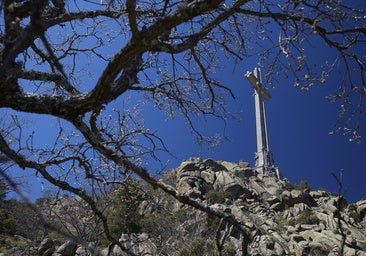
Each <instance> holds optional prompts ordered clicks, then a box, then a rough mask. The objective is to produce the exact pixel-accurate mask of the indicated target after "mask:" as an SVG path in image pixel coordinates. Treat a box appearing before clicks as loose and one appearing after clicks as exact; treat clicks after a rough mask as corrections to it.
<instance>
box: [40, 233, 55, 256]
mask: <svg viewBox="0 0 366 256" xmlns="http://www.w3.org/2000/svg"><path fill="white" fill-rule="evenodd" d="M54 252H55V243H54V242H53V240H52V239H51V238H50V237H48V236H47V237H45V238H44V239H43V240H42V242H41V243H40V245H39V246H38V255H39V256H51V255H52V253H54Z"/></svg>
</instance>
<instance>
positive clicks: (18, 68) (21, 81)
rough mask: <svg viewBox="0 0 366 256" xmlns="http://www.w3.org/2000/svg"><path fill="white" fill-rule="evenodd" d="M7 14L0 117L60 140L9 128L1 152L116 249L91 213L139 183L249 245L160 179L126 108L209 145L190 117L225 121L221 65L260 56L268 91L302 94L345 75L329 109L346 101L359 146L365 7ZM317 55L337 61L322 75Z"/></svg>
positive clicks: (19, 10)
mask: <svg viewBox="0 0 366 256" xmlns="http://www.w3.org/2000/svg"><path fill="white" fill-rule="evenodd" d="M1 9H2V13H1V22H0V44H1V51H0V59H1V61H0V77H1V78H0V91H1V97H0V107H1V108H2V109H4V110H5V109H10V110H11V111H17V113H19V112H21V113H23V117H25V118H28V117H29V119H33V118H34V120H36V119H37V118H38V117H39V115H42V120H46V122H53V127H54V136H53V143H51V144H47V145H44V144H42V143H39V142H38V141H37V139H36V138H35V136H34V134H33V133H31V132H29V133H26V132H25V131H24V129H23V127H22V126H21V125H19V123H16V122H15V123H14V122H13V121H14V120H8V121H6V120H5V124H4V127H6V125H7V124H6V122H8V124H9V122H13V123H12V124H13V126H12V130H11V131H9V129H5V128H3V129H1V134H0V151H1V152H2V154H4V155H5V156H6V157H7V158H9V159H11V160H12V161H13V162H14V163H16V164H17V165H18V166H19V167H21V168H22V169H24V172H27V173H31V174H32V175H35V176H40V177H42V178H43V179H45V180H47V181H48V182H49V183H51V184H53V185H54V186H56V187H58V188H59V189H61V190H65V191H67V192H68V193H73V194H75V195H77V196H79V197H80V198H82V199H83V200H85V202H87V204H88V205H89V206H90V208H91V209H92V210H93V212H94V213H95V214H96V215H97V216H98V217H99V218H100V220H101V222H102V223H103V226H104V229H105V233H106V236H107V238H108V239H109V240H110V241H111V242H112V243H113V244H119V245H120V246H121V247H122V245H121V244H120V243H119V242H118V240H117V238H115V237H113V236H112V235H111V234H110V232H109V229H108V220H107V219H106V217H105V215H104V213H103V210H101V209H99V208H98V204H97V203H96V202H97V200H98V198H99V196H100V195H101V194H102V193H103V191H107V190H108V189H109V188H110V186H111V185H112V184H116V183H117V184H118V183H121V182H123V181H124V180H126V179H127V178H128V177H129V176H130V175H132V174H133V175H137V176H139V177H140V178H141V179H142V180H144V181H146V182H147V183H148V184H150V185H152V186H154V187H156V188H160V189H162V190H163V191H165V192H166V193H168V194H170V195H172V196H173V197H175V198H176V199H177V200H178V201H180V202H182V203H184V204H188V205H190V206H193V207H195V208H197V209H200V210H203V211H206V212H208V213H210V214H213V215H216V216H218V217H221V218H225V221H226V222H227V223H230V224H231V225H234V226H235V227H236V228H237V229H238V230H240V231H241V232H242V233H243V234H244V236H246V237H248V239H250V233H251V232H250V228H249V227H246V226H245V225H244V224H242V223H240V222H238V221H237V220H236V219H235V218H233V217H232V216H231V215H230V214H228V213H224V212H221V211H218V210H215V209H213V208H211V207H210V206H208V205H205V204H203V203H200V202H198V201H195V200H193V199H191V198H189V197H186V196H184V195H181V194H180V193H179V192H178V191H177V190H175V189H174V188H173V187H172V186H169V185H166V184H164V183H163V182H161V181H158V180H156V179H154V177H153V176H154V174H153V173H151V172H150V171H149V170H148V169H147V168H146V167H145V165H143V164H142V161H143V160H144V159H147V158H148V157H155V156H156V155H155V153H156V151H158V150H166V148H165V146H164V143H163V139H162V138H160V137H158V136H157V134H155V133H154V132H151V131H150V130H149V129H148V127H144V125H143V122H142V118H141V117H140V116H139V115H138V104H133V103H131V101H130V102H129V103H126V102H127V101H126V99H127V98H132V97H135V98H136V99H137V100H136V101H135V102H138V101H139V100H141V101H148V102H151V104H150V105H149V107H155V108H157V109H160V110H162V111H164V112H165V113H166V114H167V115H169V116H175V115H183V116H184V117H185V118H186V120H187V121H188V124H189V126H190V128H191V129H192V130H193V132H194V133H195V134H196V135H197V136H198V137H199V138H203V137H202V134H201V133H200V132H199V130H197V129H196V127H195V126H194V123H193V121H192V117H194V116H197V115H198V116H201V115H213V116H217V117H221V118H226V117H227V116H228V115H229V114H228V112H227V111H226V109H225V104H224V102H225V100H226V98H227V96H229V97H234V95H233V93H232V91H231V89H230V87H228V86H225V85H224V84H222V83H220V81H218V80H217V79H215V70H216V69H217V68H219V65H220V61H222V60H223V59H226V58H229V59H232V60H233V61H245V59H246V58H247V57H249V56H251V55H255V54H258V55H259V56H260V61H259V65H261V66H263V67H265V68H264V71H265V74H266V75H265V79H266V80H267V82H268V83H270V84H271V83H273V82H274V81H276V80H278V79H283V78H284V76H286V75H287V74H289V73H290V74H291V78H294V85H295V86H297V87H299V88H301V89H302V90H307V89H308V88H310V87H311V86H313V85H315V84H317V83H325V82H326V79H327V77H328V76H329V73H330V72H331V71H332V70H333V69H334V67H335V66H336V65H340V66H341V67H343V70H344V74H343V76H342V77H343V79H342V81H341V82H340V83H339V84H338V85H337V88H335V92H334V94H333V95H331V96H330V101H332V102H335V101H339V100H340V101H341V104H340V105H341V113H340V115H341V117H342V118H343V119H340V120H343V121H344V122H343V123H342V125H341V126H339V127H342V129H344V130H345V131H350V133H351V134H352V136H353V138H354V139H356V140H358V139H359V134H358V129H359V115H360V114H361V112H362V111H363V110H364V106H363V105H362V103H363V100H364V98H365V95H366V89H365V86H366V84H365V64H364V63H365V55H362V53H361V51H360V49H362V48H364V47H365V31H366V28H365V25H364V24H365V15H366V14H365V9H364V6H363V7H362V6H356V5H352V6H351V5H350V6H347V4H345V3H343V2H341V1H334V0H300V1H293V0H283V1H267V0H258V1H251V0H233V1H222V0H193V1H183V0H171V1H169V0H153V1H145V0H141V1H140V0H126V1H121V0H111V1H97V0H95V1H94V0H88V1H87V0H84V1H62V0H52V1H48V0H25V1H15V0H4V1H3V2H2V3H1ZM313 43H314V44H319V45H322V47H324V46H325V47H330V48H332V49H334V53H335V55H332V56H330V57H329V59H328V60H327V61H325V62H324V63H323V65H320V66H318V67H316V68H314V67H313V64H314V63H312V62H311V60H309V59H308V58H307V51H306V50H307V49H308V48H309V45H311V44H313ZM253 49H254V50H253ZM221 63H222V62H221ZM12 113H15V112H12ZM350 117H351V118H350ZM140 118H141V119H140ZM29 126H30V127H31V125H29ZM34 129H37V126H35V128H34Z"/></svg>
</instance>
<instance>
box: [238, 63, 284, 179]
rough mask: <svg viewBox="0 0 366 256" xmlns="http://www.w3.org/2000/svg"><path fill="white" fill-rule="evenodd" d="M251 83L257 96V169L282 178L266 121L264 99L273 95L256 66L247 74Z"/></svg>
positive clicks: (255, 96)
mask: <svg viewBox="0 0 366 256" xmlns="http://www.w3.org/2000/svg"><path fill="white" fill-rule="evenodd" d="M245 76H246V78H247V79H248V81H249V83H250V84H251V85H252V87H253V88H254V98H255V120H256V133H257V152H256V153H255V169H256V170H257V171H258V172H260V173H263V174H270V173H273V174H275V175H276V176H277V178H279V179H281V178H282V177H281V174H280V171H279V169H278V168H277V167H275V166H274V160H273V155H272V152H271V151H270V149H269V143H268V132H267V122H266V111H265V106H264V101H265V100H269V99H270V98H271V95H270V94H269V92H268V91H267V89H266V88H265V87H264V86H263V84H262V82H261V74H260V69H259V68H255V69H254V72H253V73H252V72H249V71H248V72H247V73H246V74H245Z"/></svg>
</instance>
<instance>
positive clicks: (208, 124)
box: [19, 44, 366, 202]
mask: <svg viewBox="0 0 366 256" xmlns="http://www.w3.org/2000/svg"><path fill="white" fill-rule="evenodd" d="M110 49H111V51H113V50H116V49H117V48H116V49H114V47H111V48H110ZM310 52H311V56H309V61H311V62H313V63H318V62H323V61H324V59H326V58H328V57H331V56H332V54H334V52H332V51H328V50H325V49H324V45H320V46H318V45H317V44H316V45H314V46H313V48H312V49H311V51H310ZM360 54H361V51H360ZM257 61H258V58H257V57H256V56H254V57H252V58H250V59H244V60H243V61H242V62H241V63H240V64H238V65H237V66H235V69H234V63H232V62H231V61H229V60H228V61H226V60H225V61H224V63H226V64H225V67H224V69H223V70H221V71H218V74H217V77H218V78H220V80H221V81H222V82H223V84H224V85H226V86H228V87H230V88H231V89H232V90H233V92H234V94H235V96H236V99H235V100H230V101H229V102H228V104H229V105H228V110H229V111H230V112H232V113H237V116H238V117H239V118H240V119H241V121H240V122H238V121H235V120H228V121H227V122H226V124H224V123H223V122H222V121H221V120H216V119H212V118H206V119H204V120H203V121H202V120H201V121H197V122H196V123H195V124H196V125H197V127H198V128H199V129H200V130H201V131H204V133H205V134H207V135H213V134H216V133H219V134H221V135H224V136H223V137H225V138H223V139H222V141H221V144H220V145H219V146H217V147H215V148H210V149H208V148H207V146H206V145H205V144H203V145H200V144H197V143H196V142H195V139H194V138H193V135H192V134H191V133H190V131H189V129H188V127H187V125H186V124H185V121H184V120H183V119H182V118H179V117H177V118H175V119H173V120H171V119H167V118H166V117H165V116H164V115H162V114H161V112H159V111H156V110H151V109H150V108H149V107H150V106H147V109H145V110H144V112H143V113H144V114H145V115H144V119H145V122H146V125H147V126H148V127H149V128H150V130H152V131H154V130H156V131H157V135H160V136H161V137H163V138H165V143H166V146H167V147H168V149H169V150H170V151H171V153H172V154H174V156H175V157H172V156H170V155H161V156H162V163H163V165H165V163H168V164H167V166H166V168H165V169H169V168H175V167H177V166H179V163H180V162H181V161H182V160H184V159H187V158H189V157H202V158H213V159H216V160H225V161H232V162H239V160H244V161H248V162H250V163H251V165H252V166H253V165H254V161H253V159H254V152H255V151H256V134H255V116H254V97H253V90H252V88H251V86H250V85H249V83H248V82H247V80H246V79H245V77H244V74H245V73H246V72H247V71H252V70H253V69H254V67H255V66H256V63H257ZM221 64H222V63H221ZM222 65H223V64H222ZM91 68H92V72H94V71H95V72H94V73H95V77H97V76H98V73H99V72H100V71H101V69H100V65H97V64H95V65H94V66H91ZM263 71H264V72H265V67H263ZM341 71H342V70H341V69H340V70H335V72H334V73H333V74H332V76H331V77H330V79H329V80H328V81H327V83H325V84H323V85H319V86H316V87H314V88H311V89H310V90H309V91H300V90H298V89H296V88H294V87H293V86H292V84H293V81H292V80H283V81H281V83H280V84H276V85H275V88H271V89H270V90H269V91H270V93H271V95H272V99H271V100H270V101H268V102H267V103H266V114H267V124H268V133H269V145H270V148H271V150H272V152H273V155H274V159H275V161H276V165H277V166H278V167H279V168H280V169H281V171H282V174H283V176H284V177H285V178H287V179H289V180H290V181H291V182H294V183H300V182H301V181H303V180H306V181H308V182H309V184H310V186H311V187H312V188H313V189H318V188H320V187H322V188H325V189H326V190H328V191H330V192H337V191H338V186H337V182H336V180H335V179H334V178H333V176H332V175H331V173H335V174H336V175H338V174H339V172H340V170H341V169H343V170H344V184H343V185H344V196H345V197H346V198H347V199H348V201H350V202H354V201H357V200H359V199H361V198H363V197H366V188H365V185H364V184H365V182H366V165H365V159H366V141H365V140H366V122H365V121H363V126H362V127H361V130H360V134H361V136H363V142H362V143H361V144H357V143H354V142H349V141H348V139H349V137H347V136H342V135H341V134H334V135H329V132H330V131H331V130H332V126H333V124H334V123H335V122H336V121H337V118H338V117H337V112H338V110H339V104H338V105H335V104H334V105H332V104H330V103H328V101H327V100H326V96H327V95H329V94H330V93H331V92H333V91H334V89H335V88H336V87H337V85H338V83H339V80H340V78H341V75H340V73H341ZM284 72H286V71H284ZM90 79H92V78H90ZM86 84H87V82H86ZM131 101H132V102H134V99H131ZM119 106H121V105H119ZM26 118H28V116H27V117H26ZM29 118H33V119H31V120H33V121H34V123H32V125H33V124H34V125H35V130H36V133H35V135H34V138H35V140H36V143H37V144H38V145H45V144H48V145H52V142H53V139H52V138H54V137H55V132H57V126H56V124H57V121H55V119H54V118H50V117H48V116H38V117H37V118H34V117H29ZM362 118H363V120H365V116H363V117H362ZM28 120H29V119H28ZM29 128H31V125H30V127H29ZM146 165H147V166H148V167H149V168H150V170H151V171H154V172H159V171H161V169H160V167H161V166H160V165H159V164H156V163H146ZM32 173H33V172H30V173H29V175H27V176H26V177H30V179H26V178H23V180H27V182H28V188H27V189H26V192H28V193H29V194H30V195H31V197H32V198H36V197H39V196H41V195H42V194H43V193H44V192H45V190H43V187H42V185H41V183H40V181H41V180H39V179H34V177H33V176H32ZM19 176H22V177H23V176H24V172H21V173H20V174H19ZM44 189H46V188H44Z"/></svg>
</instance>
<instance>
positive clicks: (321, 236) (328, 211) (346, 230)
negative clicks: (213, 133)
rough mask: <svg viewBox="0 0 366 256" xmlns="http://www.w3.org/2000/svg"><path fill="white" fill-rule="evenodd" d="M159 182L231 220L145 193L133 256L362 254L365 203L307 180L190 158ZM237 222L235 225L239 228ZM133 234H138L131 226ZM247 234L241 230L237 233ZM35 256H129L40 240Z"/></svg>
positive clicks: (127, 241) (129, 239) (132, 239)
mask: <svg viewBox="0 0 366 256" xmlns="http://www.w3.org/2000/svg"><path fill="white" fill-rule="evenodd" d="M162 180H163V181H164V182H166V183H168V184H170V185H171V186H174V187H176V189H177V190H178V191H179V192H180V193H181V195H183V196H184V195H186V196H189V197H191V198H194V199H195V200H197V201H198V202H200V203H204V204H209V205H211V206H212V209H214V210H215V209H216V210H220V211H222V212H224V213H227V214H228V216H233V217H234V219H235V220H236V221H235V223H233V221H230V219H228V218H221V219H220V218H217V217H213V216H211V215H210V214H207V213H205V212H202V211H198V210H196V209H194V208H192V207H189V206H186V205H183V204H181V203H179V202H177V201H176V200H175V199H173V198H171V197H170V196H167V195H166V194H164V193H163V192H162V191H159V190H152V189H151V190H147V191H146V189H145V195H144V199H143V200H142V201H141V203H140V204H139V207H138V215H139V216H140V219H139V224H138V226H139V229H138V230H139V232H137V233H129V234H122V235H121V239H120V242H121V243H122V244H123V245H124V247H125V248H129V249H130V251H131V252H132V253H133V254H131V255H180V256H183V255H187V256H188V255H207V256H208V255H223V256H233V255H258V256H259V255H271V256H274V255H360V256H362V255H365V256H366V199H364V200H361V201H359V202H357V203H355V204H348V203H347V202H346V200H345V199H344V198H342V197H338V196H335V195H331V194H330V193H328V192H326V191H323V190H318V191H313V190H311V189H310V188H309V186H308V184H306V182H304V183H302V184H300V185H293V184H291V183H290V182H288V181H287V180H278V179H277V178H275V177H274V176H266V175H263V174H260V173H257V172H256V171H254V170H253V169H252V168H250V167H249V165H248V164H247V163H245V162H240V163H239V164H236V163H230V162H225V161H214V160H211V159H207V160H202V159H199V158H191V159H189V160H186V161H184V162H182V163H181V165H180V166H179V167H178V168H176V169H174V170H171V171H168V172H167V173H165V174H164V176H163V177H162ZM238 223H239V225H238ZM136 230H137V229H136ZM243 231H245V232H243ZM34 251H38V253H39V255H63V256H66V255H114V256H117V255H128V254H126V253H124V252H122V251H121V250H120V249H119V248H117V247H116V246H115V247H111V246H110V247H108V248H105V247H104V248H103V247H102V246H101V245H99V246H97V243H95V241H90V243H86V244H82V245H81V244H77V243H75V242H72V241H67V242H66V243H64V244H63V245H61V246H60V245H58V246H55V243H54V241H52V239H50V238H46V239H45V240H44V241H43V242H42V244H40V245H38V248H34Z"/></svg>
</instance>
